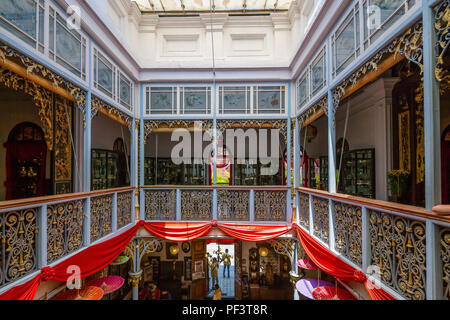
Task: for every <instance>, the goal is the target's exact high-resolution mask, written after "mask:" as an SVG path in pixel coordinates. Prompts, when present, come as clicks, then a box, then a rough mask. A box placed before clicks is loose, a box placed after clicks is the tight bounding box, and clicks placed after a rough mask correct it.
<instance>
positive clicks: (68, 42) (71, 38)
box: [56, 16, 81, 76]
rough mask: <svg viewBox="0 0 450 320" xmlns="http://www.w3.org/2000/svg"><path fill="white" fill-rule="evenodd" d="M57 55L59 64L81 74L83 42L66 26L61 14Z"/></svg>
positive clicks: (57, 34) (58, 21) (58, 22)
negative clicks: (62, 21)
mask: <svg viewBox="0 0 450 320" xmlns="http://www.w3.org/2000/svg"><path fill="white" fill-rule="evenodd" d="M56 56H57V58H58V59H57V62H58V63H59V64H61V65H63V66H64V67H65V68H67V69H68V70H69V71H71V72H72V73H74V74H76V75H77V76H81V42H80V40H79V39H78V38H77V37H76V36H75V35H74V34H73V33H72V32H70V31H69V30H67V29H66V28H65V25H63V24H62V23H61V21H60V17H59V16H58V18H57V23H56Z"/></svg>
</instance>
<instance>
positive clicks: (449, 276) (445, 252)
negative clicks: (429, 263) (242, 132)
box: [440, 228, 450, 300]
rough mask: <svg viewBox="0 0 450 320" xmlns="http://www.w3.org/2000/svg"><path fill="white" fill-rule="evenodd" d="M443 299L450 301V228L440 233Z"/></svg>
mask: <svg viewBox="0 0 450 320" xmlns="http://www.w3.org/2000/svg"><path fill="white" fill-rule="evenodd" d="M440 243H441V250H440V251H441V259H442V275H443V278H442V288H443V298H444V299H445V300H450V228H442V229H441V232H440Z"/></svg>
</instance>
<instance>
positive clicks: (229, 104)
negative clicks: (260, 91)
mask: <svg viewBox="0 0 450 320" xmlns="http://www.w3.org/2000/svg"><path fill="white" fill-rule="evenodd" d="M250 97H251V92H250V87H219V110H220V113H223V114H233V113H234V114H236V113H240V114H242V113H244V114H245V113H250Z"/></svg>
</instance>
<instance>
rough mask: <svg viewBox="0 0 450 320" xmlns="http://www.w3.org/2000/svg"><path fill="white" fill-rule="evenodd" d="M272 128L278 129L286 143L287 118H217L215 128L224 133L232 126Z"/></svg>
mask: <svg viewBox="0 0 450 320" xmlns="http://www.w3.org/2000/svg"><path fill="white" fill-rule="evenodd" d="M236 127H239V128H259V129H264V128H272V129H279V130H280V133H281V135H282V137H283V138H284V142H285V143H287V120H254V119H246V120H217V130H218V131H219V132H220V133H222V135H223V134H225V132H226V130H227V129H233V128H236Z"/></svg>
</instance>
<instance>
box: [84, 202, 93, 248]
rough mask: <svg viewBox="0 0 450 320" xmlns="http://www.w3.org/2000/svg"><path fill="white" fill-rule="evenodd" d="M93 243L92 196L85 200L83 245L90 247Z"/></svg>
mask: <svg viewBox="0 0 450 320" xmlns="http://www.w3.org/2000/svg"><path fill="white" fill-rule="evenodd" d="M90 244H91V198H90V197H87V198H86V200H85V201H84V223H83V245H84V246H85V247H88V246H89V245H90Z"/></svg>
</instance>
